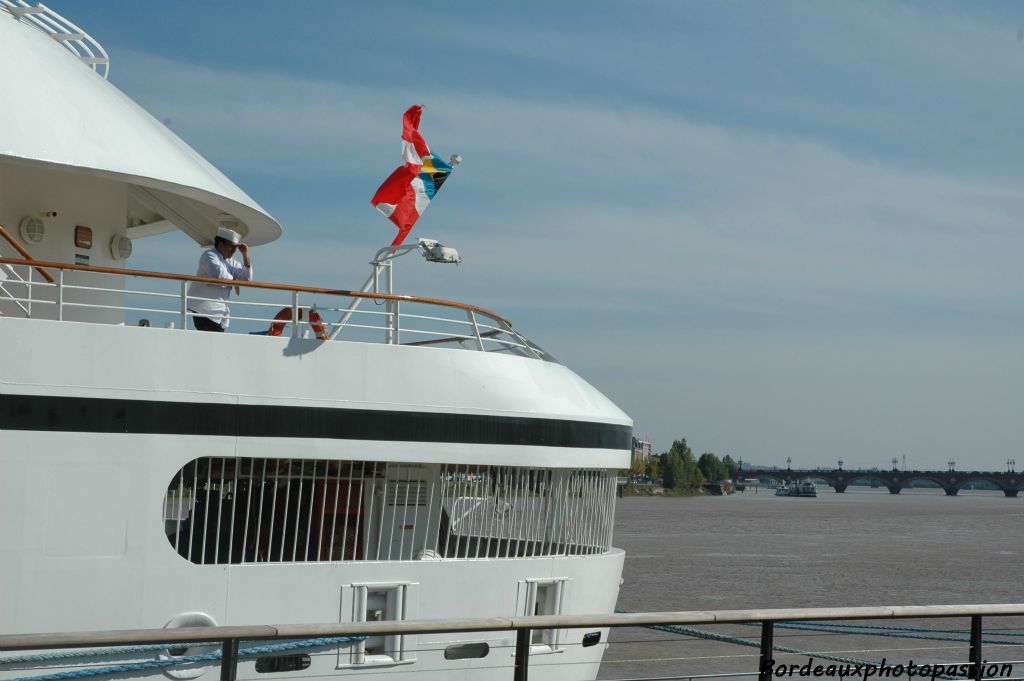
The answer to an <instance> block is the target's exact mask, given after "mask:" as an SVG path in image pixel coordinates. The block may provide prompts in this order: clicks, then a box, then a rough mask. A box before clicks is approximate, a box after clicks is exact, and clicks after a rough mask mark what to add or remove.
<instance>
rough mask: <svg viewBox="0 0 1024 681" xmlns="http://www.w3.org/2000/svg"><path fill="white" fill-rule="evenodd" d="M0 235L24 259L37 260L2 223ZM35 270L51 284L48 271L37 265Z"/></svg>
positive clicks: (32, 261) (51, 277)
mask: <svg viewBox="0 0 1024 681" xmlns="http://www.w3.org/2000/svg"><path fill="white" fill-rule="evenodd" d="M0 236H2V237H3V238H5V239H7V243H9V244H10V245H12V246H14V250H16V251H18V253H21V257H23V258H25V259H26V260H29V261H31V263H36V262H39V261H38V260H36V259H35V258H33V257H32V254H31V253H29V252H28V251H26V250H25V247H24V246H22V245H21V244H19V243H18V240H17V239H15V238H14V237H13V236H12V235H11V233H10V232H8V231H7V230H6V229H4V226H3V225H0ZM36 271H37V272H39V274H41V275H43V278H44V279H46V281H48V282H50V283H51V284H52V283H53V275H52V274H50V273H49V272H47V271H46V270H44V269H43V268H42V267H38V266H37V267H36ZM19 276H20V275H19Z"/></svg>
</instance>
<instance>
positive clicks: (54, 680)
mask: <svg viewBox="0 0 1024 681" xmlns="http://www.w3.org/2000/svg"><path fill="white" fill-rule="evenodd" d="M365 640H366V637H365V636H333V637H322V638H310V639H304V640H301V641H289V642H288V643H273V644H270V645H262V646H251V647H249V648H243V649H241V650H239V651H238V657H239V658H242V657H256V656H258V655H270V654H273V653H280V652H284V651H288V650H305V649H312V648H323V647H325V646H335V645H338V644H340V643H354V642H356V641H365ZM177 645H183V644H177ZM207 645H208V644H207ZM145 647H147V648H149V649H152V647H151V646H145ZM159 648H166V646H160V647H159ZM222 656H223V655H222V651H220V650H215V651H213V652H210V653H204V654H202V655H181V656H177V657H167V658H162V659H157V660H146V661H145V662H128V663H124V664H115V665H109V666H106V667H89V668H87V669H72V670H69V671H65V672H56V673H54V674H42V675H39V676H22V677H18V678H15V679H12V680H11V681H62V680H63V679H80V678H86V677H95V676H108V675H111V674H123V673H125V672H139V671H145V670H148V669H163V668H166V667H174V666H179V665H184V664H194V663H196V662H214V661H217V660H220V659H221V657H222ZM5 662H6V660H5Z"/></svg>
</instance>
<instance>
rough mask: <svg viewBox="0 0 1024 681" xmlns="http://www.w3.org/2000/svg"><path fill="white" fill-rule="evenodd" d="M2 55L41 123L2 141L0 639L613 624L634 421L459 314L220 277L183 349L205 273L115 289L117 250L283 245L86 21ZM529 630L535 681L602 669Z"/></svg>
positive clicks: (246, 663)
mask: <svg viewBox="0 0 1024 681" xmlns="http://www.w3.org/2000/svg"><path fill="white" fill-rule="evenodd" d="M62 22H65V23H62ZM55 27H56V28H55ZM61 27H63V28H61ZM75 36H81V37H75ZM54 37H56V38H57V40H54V39H53V38H54ZM75 46H78V47H77V48H75ZM65 48H68V49H71V48H75V49H78V52H76V55H72V54H70V53H69V52H68V49H65ZM97 54H101V55H102V58H101V57H97V56H96V55H97ZM0 57H2V58H3V59H4V60H5V62H7V63H14V64H17V65H18V68H11V69H7V70H5V71H3V72H0V91H3V92H5V93H6V95H7V96H8V97H10V98H11V99H12V101H14V100H17V101H28V102H38V101H44V102H47V103H48V105H47V106H44V107H25V106H22V107H9V108H8V109H7V110H5V113H4V122H5V125H4V126H2V127H0V227H2V228H3V229H0V517H2V518H3V522H2V523H0V635H3V634H31V633H44V632H58V631H62V632H71V631H75V632H81V631H95V630H111V629H135V628H161V627H192V626H212V625H264V624H270V625H272V624H302V623H339V622H340V623H349V622H354V623H359V622H364V621H372V620H414V619H440V618H479V617H513V616H523V615H535V614H537V615H572V614H602V613H610V612H612V611H613V610H614V607H615V601H616V598H617V595H618V587H619V582H620V577H621V573H622V564H623V554H622V552H621V551H619V550H617V549H614V548H613V547H612V545H611V535H612V527H613V522H614V504H615V483H616V479H615V471H616V469H621V468H626V467H628V465H629V447H630V438H631V428H632V422H631V421H630V419H629V417H628V416H626V415H625V414H624V413H623V412H622V411H621V410H619V409H618V408H617V407H616V406H615V405H614V404H613V403H612V402H611V401H610V400H608V399H607V398H606V397H604V396H603V395H602V394H601V393H600V392H599V391H597V390H596V389H594V388H593V387H592V386H590V385H589V384H587V382H586V381H584V380H583V379H581V378H580V377H579V376H577V375H576V374H574V373H573V372H572V371H570V370H569V369H567V368H566V367H564V366H563V365H561V364H560V363H558V362H555V361H553V360H552V358H551V357H550V356H548V355H547V354H546V353H544V352H543V350H541V349H540V348H538V347H537V346H535V345H533V344H532V343H530V342H529V341H527V340H526V339H525V338H523V337H522V336H521V335H520V334H519V333H518V332H517V331H515V330H514V329H513V328H512V326H511V324H510V323H509V322H508V321H507V320H505V319H503V318H501V317H500V315H497V314H495V313H491V312H489V311H487V310H485V309H483V308H479V307H475V306H472V305H467V304H463V303H454V302H451V301H437V300H433V299H427V298H413V297H410V296H399V295H390V294H383V295H381V294H373V295H372V296H371V295H369V294H364V293H359V292H356V293H352V292H344V291H333V290H331V291H327V290H322V289H312V288H308V287H302V286H295V285H278V284H272V283H265V282H258V281H256V282H233V283H237V284H239V285H240V286H242V287H245V289H244V290H245V296H244V297H243V298H242V299H241V300H239V302H237V303H235V302H232V308H233V310H232V318H231V321H232V323H231V326H230V332H229V333H200V332H197V331H190V330H186V329H187V328H188V327H189V326H190V325H191V324H190V322H191V321H192V319H191V315H190V313H189V309H190V307H189V306H190V300H191V301H192V302H194V301H195V297H194V296H193V297H192V298H191V299H190V298H189V293H188V286H187V284H188V282H187V281H186V280H188V279H191V280H192V281H195V279H196V278H195V277H191V278H190V277H188V276H187V275H183V274H181V273H177V274H155V273H140V272H134V271H131V270H129V269H120V268H126V267H130V265H129V264H126V263H124V262H123V261H124V260H125V259H126V258H130V254H131V247H130V242H131V240H132V239H138V238H145V237H146V236H149V235H153V234H157V233H161V232H166V231H169V230H180V232H182V233H183V235H187V237H190V238H191V239H193V240H194V241H195V242H196V243H198V244H201V245H203V246H209V245H210V244H211V242H213V236H214V234H216V233H218V228H219V227H220V226H222V225H223V224H231V225H232V226H233V228H234V229H237V230H238V231H239V232H240V233H241V234H242V235H243V236H244V237H245V239H246V240H247V241H248V242H249V244H250V245H258V244H261V243H266V242H268V241H272V240H273V239H275V238H276V237H277V236H278V235H279V234H280V232H281V230H280V226H279V225H278V224H277V222H276V221H275V220H274V219H273V218H272V217H271V216H270V215H268V214H267V213H266V212H265V211H264V210H263V209H262V208H261V207H260V206H259V205H258V204H257V203H256V202H255V201H253V200H252V199H251V198H249V197H248V196H247V195H246V194H245V193H244V192H242V190H241V189H239V188H238V187H236V186H234V185H233V184H232V183H231V182H230V180H228V179H227V178H226V177H224V176H223V175H222V174H221V173H220V172H219V171H217V170H216V169H215V168H213V167H212V166H211V165H210V164H209V163H207V162H206V161H205V160H203V159H202V158H201V157H200V156H199V155H198V154H197V153H196V152H195V151H193V150H192V149H190V148H189V147H188V146H187V145H186V144H185V143H184V142H182V141H181V140H179V139H178V138H177V137H175V136H174V135H173V134H172V133H171V132H170V131H168V130H166V129H165V128H164V127H163V126H162V125H161V124H159V123H158V122H157V121H155V120H154V119H153V118H152V117H151V116H149V115H148V114H147V113H145V112H144V111H143V110H142V109H141V108H139V107H138V106H137V105H135V104H134V103H133V102H131V100H129V99H128V98H127V97H125V96H124V95H123V94H122V93H120V92H119V91H118V90H116V88H114V87H113V86H111V85H110V84H109V83H107V82H106V81H105V80H104V79H103V78H102V77H101V76H102V75H103V74H105V73H106V68H107V67H108V63H107V62H106V61H105V59H106V57H105V52H102V48H100V47H99V46H98V44H97V43H95V41H93V40H92V38H91V37H89V36H88V35H87V34H85V33H84V32H83V31H81V30H80V29H79V28H78V27H77V26H74V25H72V24H68V23H66V21H65V20H63V19H62V18H61V17H59V16H58V15H55V14H54V13H53V12H51V11H50V10H48V9H45V8H34V9H33V8H31V7H29V6H28V5H27V3H25V2H22V0H0ZM79 57H80V58H81V59H80V58H79ZM83 60H84V61H85V64H82V63H81V61H83ZM100 66H102V73H101V74H99V75H98V74H97V73H94V72H93V71H92V69H93V68H96V70H97V71H100V68H99V67H100ZM115 268H117V269H115ZM353 276H354V275H353ZM206 283H207V284H209V283H213V284H215V285H221V286H223V284H219V283H218V280H210V281H207V282H206ZM360 296H362V298H361V297H360ZM367 297H372V298H374V299H375V300H374V301H373V302H376V303H378V304H379V305H373V304H371V303H370V302H367V303H366V305H365V306H364V309H356V308H357V307H358V305H359V303H360V302H361V301H365V298H367ZM339 300H340V301H341V302H338V301H339ZM243 305H245V306H248V307H247V308H242V306H243ZM282 308H283V309H282ZM236 309H237V310H238V312H237V313H236V312H235V310H236ZM279 310H281V311H282V312H294V313H299V312H301V313H304V314H305V315H306V319H308V318H309V314H310V313H311V311H313V310H319V311H320V312H321V314H323V315H324V317H325V322H327V329H328V330H329V331H330V333H331V339H330V340H317V339H313V338H306V337H304V335H303V333H302V332H303V331H304V330H306V331H308V327H306V325H305V324H301V325H299V324H294V325H293V324H284V323H282V324H281V326H282V327H286V329H285V330H286V333H287V335H288V336H290V337H272V336H268V335H266V334H267V332H268V326H269V324H270V320H271V319H274V318H275V313H278V311H279ZM338 313H343V316H342V317H340V318H339V321H337V322H336V321H334V318H336V315H337V314H338ZM143 318H145V319H143ZM342 320H344V321H342ZM151 322H152V323H151ZM261 333H262V335H254V334H261ZM588 633H590V634H591V635H590V636H589V637H588V638H587V639H586V641H584V638H583V637H584V636H585V635H586V634H588ZM595 633H600V634H601V637H602V644H596V643H597V642H596V640H595V639H596V636H594V634H595ZM532 636H533V637H532V638H531V644H532V645H531V660H530V670H531V671H530V673H531V676H532V677H533V678H541V679H544V678H552V679H554V678H558V679H592V678H594V677H595V676H596V674H597V669H598V665H599V663H600V660H601V655H602V652H603V650H604V645H603V642H604V640H606V632H603V631H601V632H584V631H535V632H533V634H532ZM485 644H486V645H485ZM513 648H514V641H513V640H512V636H511V635H510V634H508V633H503V632H496V633H493V634H472V635H468V634H467V635H421V636H404V637H400V636H384V637H376V638H370V639H367V640H359V641H346V642H333V643H331V644H329V645H327V644H324V645H320V646H319V647H318V648H316V649H315V650H306V651H299V653H297V654H296V655H283V654H282V655H276V654H272V655H266V656H264V657H263V658H261V659H260V660H253V659H251V658H245V659H243V660H242V661H241V662H240V664H239V667H238V678H240V679H256V678H259V679H271V678H278V677H280V678H293V679H294V678H304V677H312V676H316V677H324V676H331V677H333V676H337V677H348V676H354V675H359V674H363V675H365V674H372V675H374V677H375V678H384V677H386V678H396V679H397V678H399V675H404V674H408V673H410V672H414V673H416V674H417V675H418V678H424V679H432V678H437V679H453V678H464V679H492V678H495V679H496V678H502V679H504V678H508V677H509V675H510V673H511V668H512V665H513ZM184 652H188V651H182V650H178V649H167V648H162V649H149V650H145V651H134V652H129V653H123V654H121V653H119V654H117V655H114V654H109V655H105V656H104V657H103V658H102V659H99V660H97V659H84V658H83V659H78V658H74V657H70V656H69V657H56V658H54V659H51V660H48V661H42V662H41V661H38V660H31V661H30V660H26V661H16V660H15V658H18V656H17V655H12V654H11V653H10V651H7V652H4V653H0V679H10V678H39V677H45V676H46V675H47V674H52V673H57V672H61V671H67V670H78V671H81V668H82V667H87V666H90V665H95V664H97V663H113V662H115V661H117V662H124V661H133V662H146V661H147V660H148V661H154V660H170V661H172V662H174V663H175V666H174V667H172V668H167V669H148V670H143V669H141V668H139V669H137V670H135V671H133V672H130V673H127V674H121V675H120V676H119V677H118V678H125V677H126V676H127V677H132V678H157V677H162V676H165V675H166V676H169V677H171V678H179V679H189V678H198V677H205V678H208V679H209V678H214V676H215V675H216V674H217V673H218V670H217V665H216V663H213V662H209V661H207V662H193V663H181V662H182V660H181V658H182V654H183V653H184ZM307 656H308V657H307ZM299 658H302V659H301V662H302V665H299V666H297V667H295V669H294V671H288V670H286V669H285V668H286V667H287V666H288V665H290V664H292V663H294V662H296V660H297V659H299ZM19 659H20V658H19ZM260 664H263V665H264V668H262V669H260V668H259V665H260ZM268 669H270V671H268Z"/></svg>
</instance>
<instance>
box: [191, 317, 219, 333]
mask: <svg viewBox="0 0 1024 681" xmlns="http://www.w3.org/2000/svg"><path fill="white" fill-rule="evenodd" d="M192 325H193V326H194V327H196V331H220V332H221V333H223V332H224V327H223V326H221V325H220V324H218V323H217V322H215V321H213V320H212V319H210V318H209V317H193V318H192Z"/></svg>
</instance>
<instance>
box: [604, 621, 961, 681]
mask: <svg viewBox="0 0 1024 681" xmlns="http://www.w3.org/2000/svg"><path fill="white" fill-rule="evenodd" d="M615 612H621V613H632V612H634V611H631V610H622V609H619V608H616V610H615ZM740 624H747V625H750V626H757V627H759V626H761V625H760V624H759V623H757V622H741V623H740ZM774 626H776V627H781V626H785V625H784V624H783V623H781V622H776V623H775V625H774ZM644 628H645V629H653V630H654V631H664V632H667V633H670V634H680V635H682V636H693V637H694V638H702V639H705V640H708V641H718V642H719V643H733V644H735V645H741V646H748V647H751V648H760V647H761V642H760V641H752V640H751V639H748V638H742V637H740V636H728V635H726V634H716V633H714V632H711V631H704V630H703V629H695V628H693V627H683V626H679V625H657V624H650V625H646V626H645V627H644ZM957 640H959V639H957ZM772 650H777V651H779V652H781V653H792V654H794V655H807V656H808V657H817V658H821V659H823V660H831V661H833V662H842V663H844V664H853V665H861V666H864V665H874V666H876V667H877V666H879V663H878V662H877V661H874V660H865V659H861V658H856V657H844V656H842V655H832V654H830V653H827V652H823V651H808V650H801V649H799V648H792V647H790V646H780V645H773V646H772ZM936 678H940V679H948V680H951V681H952V680H954V679H959V678H960V677H957V676H942V675H940V676H937V677H936Z"/></svg>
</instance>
